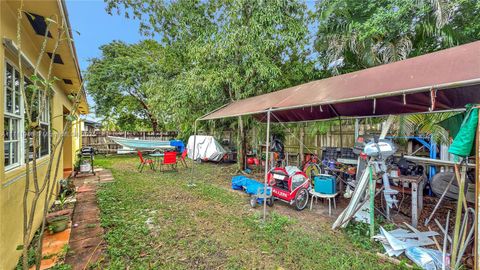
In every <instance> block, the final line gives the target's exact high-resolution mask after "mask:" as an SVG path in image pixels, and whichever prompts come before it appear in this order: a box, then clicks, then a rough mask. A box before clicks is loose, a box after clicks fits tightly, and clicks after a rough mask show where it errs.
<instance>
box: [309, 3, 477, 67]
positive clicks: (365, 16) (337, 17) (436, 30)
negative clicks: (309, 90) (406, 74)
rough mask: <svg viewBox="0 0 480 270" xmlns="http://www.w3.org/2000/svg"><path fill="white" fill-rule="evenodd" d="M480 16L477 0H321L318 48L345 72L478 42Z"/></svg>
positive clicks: (328, 63)
mask: <svg viewBox="0 0 480 270" xmlns="http://www.w3.org/2000/svg"><path fill="white" fill-rule="evenodd" d="M479 13H480V4H479V2H478V1H475V0H452V1H445V0H429V1H426V0H425V1H422V0H379V1H366V2H362V4H359V2H358V1H355V0H325V1H318V2H317V10H316V18H317V19H318V24H319V27H318V32H317V39H316V41H315V48H316V50H317V52H318V53H319V55H320V56H321V58H320V59H321V64H322V65H323V66H324V67H328V68H330V69H331V71H332V72H333V73H334V74H336V73H346V72H350V71H353V70H358V69H362V68H366V67H370V66H374V65H378V64H382V63H390V62H393V61H397V60H402V59H406V58H407V57H411V56H417V55H422V54H425V53H429V52H432V51H436V50H440V49H444V48H447V47H452V46H455V45H458V44H462V43H466V42H471V41H474V40H478V39H479V38H480V23H479V22H478V20H477V19H476V18H477V17H478V15H479ZM322 60H323V61H322Z"/></svg>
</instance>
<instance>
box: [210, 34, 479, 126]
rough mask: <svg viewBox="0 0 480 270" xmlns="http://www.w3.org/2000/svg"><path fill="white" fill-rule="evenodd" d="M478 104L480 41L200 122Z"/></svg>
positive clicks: (263, 98) (229, 108)
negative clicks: (235, 117) (267, 112)
mask: <svg viewBox="0 0 480 270" xmlns="http://www.w3.org/2000/svg"><path fill="white" fill-rule="evenodd" d="M479 102H480V41H477V42H472V43H469V44H465V45H462V46H457V47H454V48H450V49H446V50H442V51H438V52H434V53H430V54H426V55H422V56H418V57H413V58H410V59H406V60H403V61H398V62H395V63H391V64H386V65H381V66H376V67H372V68H368V69H364V70H360V71H356V72H352V73H348V74H343V75H338V76H334V77H330V78H326V79H322V80H317V81H312V82H309V83H305V84H301V85H298V86H294V87H290V88H286V89H283V90H279V91H276V92H272V93H268V94H264V95H260V96H256V97H251V98H247V99H243V100H240V101H236V102H233V103H230V104H228V105H226V106H225V107H222V108H220V109H218V110H216V111H214V112H212V113H210V114H208V115H206V116H204V117H203V118H202V119H201V120H209V119H218V118H226V117H233V116H240V115H254V116H255V117H256V118H257V119H259V120H264V117H263V116H264V115H265V112H266V111H267V110H268V109H271V110H272V111H275V117H274V118H272V121H281V122H291V121H309V120H320V119H328V118H333V117H338V116H349V117H355V116H356V117H363V116H379V115H386V114H404V113H420V112H429V111H441V110H452V109H459V108H463V107H464V106H465V105H466V104H468V103H479Z"/></svg>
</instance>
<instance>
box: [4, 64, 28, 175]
mask: <svg viewBox="0 0 480 270" xmlns="http://www.w3.org/2000/svg"><path fill="white" fill-rule="evenodd" d="M22 108H23V101H22V95H21V93H20V73H19V72H18V71H17V70H15V69H14V68H13V66H12V65H10V64H9V63H6V67H5V104H4V119H3V124H4V152H5V161H4V162H5V168H6V169H10V168H13V167H16V166H18V165H20V164H21V162H22V160H21V149H22V148H21V141H20V138H21V137H22V136H20V135H21V127H22V126H23V110H22Z"/></svg>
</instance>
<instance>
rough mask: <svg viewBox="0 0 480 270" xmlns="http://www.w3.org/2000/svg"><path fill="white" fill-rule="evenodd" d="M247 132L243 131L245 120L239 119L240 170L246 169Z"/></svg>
mask: <svg viewBox="0 0 480 270" xmlns="http://www.w3.org/2000/svg"><path fill="white" fill-rule="evenodd" d="M245 148H246V147H245V132H244V129H243V119H242V117H241V116H239V117H238V139H237V164H238V169H239V170H243V169H245Z"/></svg>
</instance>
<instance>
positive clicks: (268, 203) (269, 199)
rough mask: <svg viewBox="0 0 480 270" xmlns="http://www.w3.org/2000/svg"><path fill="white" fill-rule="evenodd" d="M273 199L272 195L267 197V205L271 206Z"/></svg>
mask: <svg viewBox="0 0 480 270" xmlns="http://www.w3.org/2000/svg"><path fill="white" fill-rule="evenodd" d="M273 201H274V200H273V197H270V198H268V199H267V205H268V206H270V207H272V206H273Z"/></svg>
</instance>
